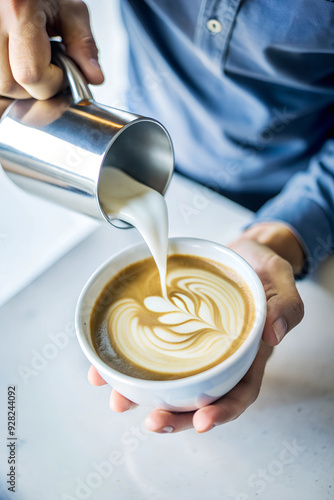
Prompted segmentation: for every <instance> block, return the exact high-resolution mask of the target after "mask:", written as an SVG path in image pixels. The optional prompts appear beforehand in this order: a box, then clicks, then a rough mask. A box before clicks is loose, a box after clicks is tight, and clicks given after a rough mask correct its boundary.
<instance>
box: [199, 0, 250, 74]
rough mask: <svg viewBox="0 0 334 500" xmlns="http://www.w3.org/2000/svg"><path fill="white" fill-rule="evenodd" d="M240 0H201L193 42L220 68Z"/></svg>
mask: <svg viewBox="0 0 334 500" xmlns="http://www.w3.org/2000/svg"><path fill="white" fill-rule="evenodd" d="M241 3H242V0H203V1H202V5H201V9H200V12H199V16H198V19H197V25H196V32H195V44H196V45H197V46H198V47H199V49H200V50H201V51H202V53H204V54H205V55H206V57H208V58H209V60H210V62H211V64H213V65H214V66H216V67H217V69H218V68H219V69H220V68H221V63H222V61H223V60H224V58H225V55H226V52H227V49H228V44H229V40H230V37H231V34H232V30H233V27H234V24H235V21H236V16H237V13H238V10H239V7H240V5H241Z"/></svg>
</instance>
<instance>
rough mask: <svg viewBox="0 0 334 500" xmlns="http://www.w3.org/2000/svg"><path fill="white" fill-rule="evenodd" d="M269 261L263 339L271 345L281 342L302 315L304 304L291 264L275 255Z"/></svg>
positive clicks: (299, 320)
mask: <svg viewBox="0 0 334 500" xmlns="http://www.w3.org/2000/svg"><path fill="white" fill-rule="evenodd" d="M273 260H275V262H274V261H272V262H271V263H270V268H269V272H270V275H271V279H270V284H269V285H268V287H267V288H266V294H267V318H266V323H265V327H264V330H263V340H264V341H265V342H266V343H267V344H268V345H271V346H275V345H277V344H279V343H280V342H281V340H282V339H283V338H284V337H285V335H286V334H287V333H288V332H289V331H290V330H292V329H293V328H294V327H295V326H297V325H298V324H299V323H300V322H301V320H302V319H303V316H304V304H303V301H302V299H301V297H300V295H299V293H298V290H297V288H296V284H295V280H294V276H293V271H292V267H291V265H290V264H289V263H288V262H287V261H285V260H284V259H281V258H280V257H277V259H273Z"/></svg>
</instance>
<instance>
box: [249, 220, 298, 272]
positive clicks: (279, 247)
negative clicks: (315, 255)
mask: <svg viewBox="0 0 334 500" xmlns="http://www.w3.org/2000/svg"><path fill="white" fill-rule="evenodd" d="M241 238H242V239H249V240H253V241H256V242H257V243H260V244H262V245H266V246H267V247H268V248H270V249H271V250H273V251H274V252H276V253H277V254H278V255H279V256H280V257H282V258H283V259H285V260H287V261H288V262H289V263H290V264H291V266H292V269H293V272H294V274H295V275H296V274H299V273H300V272H301V270H302V268H303V264H304V258H305V255H304V252H303V249H302V246H301V244H300V242H299V240H298V238H297V237H296V236H295V234H294V233H293V232H292V231H291V230H290V229H289V228H288V227H287V226H285V225H281V224H279V223H276V222H261V223H258V224H254V225H252V226H251V227H249V228H248V229H246V231H245V232H244V233H243V234H242V236H241Z"/></svg>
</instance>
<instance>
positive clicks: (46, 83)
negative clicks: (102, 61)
mask: <svg viewBox="0 0 334 500" xmlns="http://www.w3.org/2000/svg"><path fill="white" fill-rule="evenodd" d="M49 36H61V37H62V40H63V43H64V45H65V46H66V52H67V54H68V55H69V56H70V57H72V59H74V61H75V62H76V63H77V64H78V66H79V67H80V68H81V71H82V72H83V73H84V75H85V77H86V79H87V81H88V83H93V84H100V83H102V82H103V79H104V78H103V74H102V71H101V68H100V66H99V64H98V57H97V56H98V50H97V47H96V44H95V41H94V38H93V35H92V32H91V29H90V24H89V14H88V9H87V7H86V5H85V4H84V3H83V2H82V1H81V0H1V2H0V95H2V96H5V97H11V98H15V99H26V98H28V97H30V96H32V97H34V98H36V99H41V100H44V99H48V98H49V97H51V96H53V95H55V94H56V93H57V92H59V90H61V89H62V87H63V72H62V70H61V69H60V68H58V67H57V66H55V65H53V64H51V46H50V42H49Z"/></svg>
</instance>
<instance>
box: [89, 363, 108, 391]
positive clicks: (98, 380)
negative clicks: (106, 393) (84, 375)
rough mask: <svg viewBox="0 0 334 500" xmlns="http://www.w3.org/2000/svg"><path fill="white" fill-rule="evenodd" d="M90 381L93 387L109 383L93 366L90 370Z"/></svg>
mask: <svg viewBox="0 0 334 500" xmlns="http://www.w3.org/2000/svg"><path fill="white" fill-rule="evenodd" d="M88 380H89V382H90V383H91V384H92V385H96V386H100V385H105V384H106V383H107V382H106V381H105V380H104V379H103V378H102V377H101V375H100V374H99V373H98V371H97V370H96V368H95V366H93V365H91V366H90V368H89V370H88Z"/></svg>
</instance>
